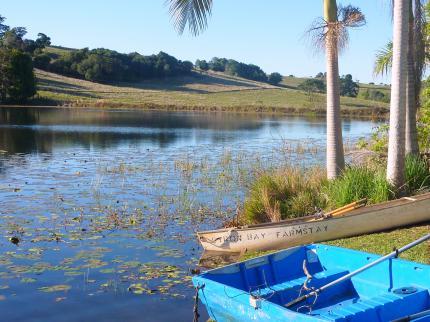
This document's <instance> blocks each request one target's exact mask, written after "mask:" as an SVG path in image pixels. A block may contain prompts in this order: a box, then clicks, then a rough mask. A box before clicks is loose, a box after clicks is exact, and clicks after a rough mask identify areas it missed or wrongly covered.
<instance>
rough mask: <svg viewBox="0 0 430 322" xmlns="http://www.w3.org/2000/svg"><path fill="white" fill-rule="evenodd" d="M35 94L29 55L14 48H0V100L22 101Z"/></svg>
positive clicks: (31, 63)
mask: <svg viewBox="0 0 430 322" xmlns="http://www.w3.org/2000/svg"><path fill="white" fill-rule="evenodd" d="M35 94H36V81H35V77H34V73H33V62H32V59H31V57H30V55H29V54H27V53H24V52H22V51H21V50H19V49H16V48H6V47H2V48H0V101H1V102H17V103H23V102H25V101H26V100H27V99H28V98H30V97H32V96H34V95H35Z"/></svg>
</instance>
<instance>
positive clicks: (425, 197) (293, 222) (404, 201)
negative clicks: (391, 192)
mask: <svg viewBox="0 0 430 322" xmlns="http://www.w3.org/2000/svg"><path fill="white" fill-rule="evenodd" d="M408 198H411V199H408ZM412 199H414V200H412ZM422 201H430V193H425V194H421V195H416V196H411V197H402V198H399V199H395V200H390V201H386V202H382V203H378V204H374V205H369V206H366V207H364V208H361V209H360V208H359V209H354V210H352V211H351V212H350V213H349V214H345V215H343V216H339V217H329V218H326V219H323V220H315V221H305V220H306V219H311V218H315V216H304V217H298V218H294V219H287V220H284V221H280V222H275V223H267V224H256V225H250V226H240V227H231V228H220V229H213V230H206V231H201V232H197V236H198V237H201V236H203V235H207V234H212V233H225V232H232V231H249V230H256V229H265V228H267V229H270V228H276V227H279V226H282V227H289V226H297V225H302V224H313V223H323V222H329V221H330V222H331V221H333V220H334V221H335V220H342V219H345V218H349V217H354V216H360V215H365V214H367V213H369V212H370V211H380V210H385V209H390V208H394V207H399V206H402V205H409V204H412V203H418V202H422Z"/></svg>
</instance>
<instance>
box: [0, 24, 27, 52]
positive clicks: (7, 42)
mask: <svg viewBox="0 0 430 322" xmlns="http://www.w3.org/2000/svg"><path fill="white" fill-rule="evenodd" d="M26 33H27V30H26V29H25V28H24V27H15V28H12V29H9V30H7V31H5V32H4V33H3V36H2V38H1V42H2V45H3V46H5V47H8V48H16V49H22V50H24V49H25V43H24V39H23V37H24V36H25V34H26Z"/></svg>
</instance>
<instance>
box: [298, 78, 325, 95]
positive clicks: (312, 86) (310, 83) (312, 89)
mask: <svg viewBox="0 0 430 322" xmlns="http://www.w3.org/2000/svg"><path fill="white" fill-rule="evenodd" d="M298 89H300V90H302V91H305V92H307V93H308V94H311V93H325V91H326V85H325V83H324V82H323V81H322V80H320V79H316V78H309V79H307V80H305V81H304V82H303V83H301V84H300V85H299V86H298Z"/></svg>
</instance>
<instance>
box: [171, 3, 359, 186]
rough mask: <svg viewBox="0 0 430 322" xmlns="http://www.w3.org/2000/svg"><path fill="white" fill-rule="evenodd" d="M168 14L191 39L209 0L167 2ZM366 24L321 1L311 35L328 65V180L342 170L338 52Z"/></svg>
mask: <svg viewBox="0 0 430 322" xmlns="http://www.w3.org/2000/svg"><path fill="white" fill-rule="evenodd" d="M167 3H168V4H169V5H170V14H171V16H172V19H173V22H174V25H175V27H176V29H177V30H178V32H179V33H183V32H184V30H185V28H186V25H187V24H188V28H189V30H190V32H191V33H192V34H194V35H197V34H198V33H200V32H201V31H202V30H203V29H205V28H206V27H207V18H208V16H209V15H210V14H211V11H212V0H167ZM364 23H365V19H364V15H363V14H362V13H361V11H360V10H359V9H357V8H354V7H351V6H347V7H345V8H338V6H337V3H336V0H324V19H319V20H317V21H316V22H315V23H314V25H313V27H312V28H311V30H310V31H311V32H312V34H313V37H314V38H315V39H314V40H316V43H317V44H318V45H321V46H324V47H325V50H326V65H327V177H328V178H329V179H332V178H335V177H336V176H338V175H339V174H340V172H341V171H342V170H343V168H344V166H345V158H344V151H343V142H342V128H341V117H340V89H339V65H338V55H339V49H342V48H343V47H344V45H345V44H346V43H347V41H348V33H347V27H358V26H362V25H363V24H364Z"/></svg>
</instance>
